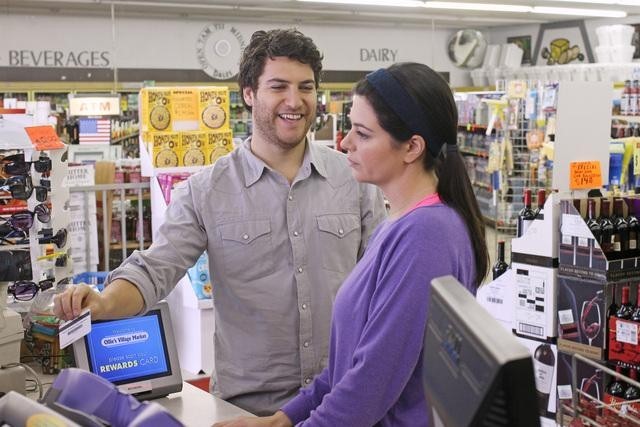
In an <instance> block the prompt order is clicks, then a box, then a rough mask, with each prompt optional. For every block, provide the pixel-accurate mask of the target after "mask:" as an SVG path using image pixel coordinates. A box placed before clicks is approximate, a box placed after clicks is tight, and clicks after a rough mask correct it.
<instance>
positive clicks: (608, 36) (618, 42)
mask: <svg viewBox="0 0 640 427" xmlns="http://www.w3.org/2000/svg"><path fill="white" fill-rule="evenodd" d="M633 33H634V28H633V27H632V26H631V25H620V24H617V25H603V26H601V27H598V28H596V34H597V36H598V43H599V45H598V46H596V60H597V61H598V62H611V63H626V62H631V60H632V59H633V53H634V51H635V47H634V46H633V44H632V43H631V40H632V38H633Z"/></svg>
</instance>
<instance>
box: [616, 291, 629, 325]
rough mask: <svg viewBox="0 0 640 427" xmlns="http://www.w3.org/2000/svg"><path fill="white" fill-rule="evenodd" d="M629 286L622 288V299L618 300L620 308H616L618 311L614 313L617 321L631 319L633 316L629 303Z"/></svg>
mask: <svg viewBox="0 0 640 427" xmlns="http://www.w3.org/2000/svg"><path fill="white" fill-rule="evenodd" d="M629 290H630V288H629V286H623V287H622V298H621V300H620V307H618V311H616V317H617V318H618V319H625V320H629V319H631V315H632V314H633V305H631V303H630V302H629Z"/></svg>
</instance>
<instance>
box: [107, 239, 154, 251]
mask: <svg viewBox="0 0 640 427" xmlns="http://www.w3.org/2000/svg"><path fill="white" fill-rule="evenodd" d="M109 246H110V247H111V249H113V250H121V249H122V244H121V243H111V244H110V245H109ZM142 246H143V247H144V248H145V249H146V248H148V247H149V246H151V242H144V243H143V245H142ZM126 247H127V249H139V248H140V242H138V241H137V240H136V241H131V242H127V245H126Z"/></svg>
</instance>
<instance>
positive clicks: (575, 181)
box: [569, 160, 602, 190]
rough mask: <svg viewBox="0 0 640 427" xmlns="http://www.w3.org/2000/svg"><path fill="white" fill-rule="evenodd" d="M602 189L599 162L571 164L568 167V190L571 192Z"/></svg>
mask: <svg viewBox="0 0 640 427" xmlns="http://www.w3.org/2000/svg"><path fill="white" fill-rule="evenodd" d="M600 187H602V171H601V170H600V162H599V161H597V160H596V161H590V162H571V164H570V165H569V188H570V189H571V190H579V189H591V188H600Z"/></svg>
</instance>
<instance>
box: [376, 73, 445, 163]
mask: <svg viewBox="0 0 640 427" xmlns="http://www.w3.org/2000/svg"><path fill="white" fill-rule="evenodd" d="M366 78H367V81H368V82H369V83H370V84H371V86H373V88H374V89H375V90H376V92H378V94H379V95H380V96H381V97H382V99H383V101H384V102H385V103H386V104H387V105H388V106H389V108H391V110H393V112H394V113H396V115H397V116H398V117H400V120H402V122H403V123H404V124H405V126H407V128H409V130H410V131H411V132H413V133H414V134H417V135H420V136H422V137H423V138H424V139H425V140H426V141H427V148H428V149H429V152H430V153H431V155H432V156H433V157H438V154H440V150H441V149H442V146H443V145H444V144H445V142H446V141H442V140H441V138H438V137H436V135H435V134H434V133H433V132H431V129H430V128H429V125H428V123H427V115H426V114H425V113H424V111H423V110H422V108H420V106H419V105H418V104H416V102H415V101H414V100H413V98H412V97H411V96H409V94H408V93H407V91H406V90H405V89H404V87H402V85H401V84H400V82H398V80H396V79H395V77H393V76H392V75H391V73H390V72H388V71H387V70H385V69H384V68H381V69H379V70H376V71H374V72H372V73H369V74H367V77H366ZM451 145H452V146H451V147H449V146H447V152H449V151H454V150H457V145H455V144H451Z"/></svg>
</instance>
